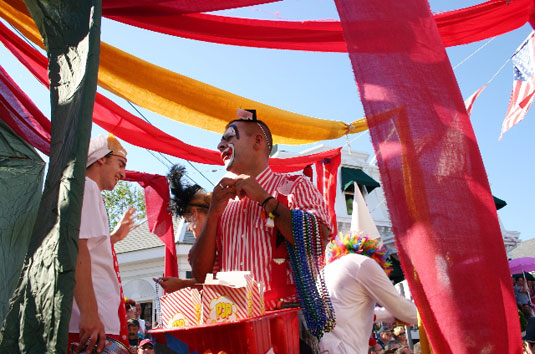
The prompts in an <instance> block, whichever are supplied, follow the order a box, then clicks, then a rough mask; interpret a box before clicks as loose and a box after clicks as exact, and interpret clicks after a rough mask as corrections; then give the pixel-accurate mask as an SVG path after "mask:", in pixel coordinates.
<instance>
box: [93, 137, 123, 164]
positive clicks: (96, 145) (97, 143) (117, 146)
mask: <svg viewBox="0 0 535 354" xmlns="http://www.w3.org/2000/svg"><path fill="white" fill-rule="evenodd" d="M110 152H112V153H113V155H119V156H122V157H124V158H125V159H126V150H125V149H124V148H123V146H122V145H121V143H120V142H119V140H117V138H116V137H115V136H113V134H109V135H108V136H107V137H105V136H104V135H98V136H96V137H94V138H93V139H91V141H89V149H88V151H87V163H86V164H85V167H86V168H87V167H89V166H91V165H92V164H94V163H95V161H97V160H98V159H100V158H102V157H104V156H106V155H108V154H109V153H110Z"/></svg>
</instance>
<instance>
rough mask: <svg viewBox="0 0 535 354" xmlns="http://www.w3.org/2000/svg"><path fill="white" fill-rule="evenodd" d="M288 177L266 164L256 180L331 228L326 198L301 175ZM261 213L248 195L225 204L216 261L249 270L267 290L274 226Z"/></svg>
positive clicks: (226, 266)
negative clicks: (272, 169)
mask: <svg viewBox="0 0 535 354" xmlns="http://www.w3.org/2000/svg"><path fill="white" fill-rule="evenodd" d="M289 177H290V175H287V174H279V173H274V172H273V171H271V169H270V168H269V167H268V168H266V169H265V170H264V171H263V172H261V173H260V174H259V175H258V176H257V177H256V180H257V182H258V183H259V184H260V186H261V187H262V188H263V189H264V190H265V191H266V192H267V193H269V194H271V195H272V196H274V197H275V198H276V197H277V195H278V194H283V195H286V196H287V197H288V207H289V208H290V209H300V210H304V211H307V212H308V213H311V214H313V215H315V216H316V217H317V218H318V221H320V222H322V223H323V224H325V225H327V226H329V227H330V228H331V229H332V226H331V225H330V224H329V220H330V217H329V211H328V209H327V205H326V203H325V200H324V199H323V197H322V195H321V194H320V193H319V191H318V190H317V189H316V187H314V185H313V184H312V182H311V181H310V180H309V179H308V178H306V177H303V176H299V177H297V178H296V179H294V180H291V179H290V178H289ZM261 212H262V208H261V207H260V206H259V205H258V203H257V202H254V201H252V200H250V199H248V198H243V199H241V200H239V199H238V198H236V199H234V200H231V201H230V202H229V203H228V205H227V207H226V209H225V211H224V212H223V215H222V216H221V218H220V219H219V228H218V235H217V246H216V247H217V259H216V263H217V266H218V268H219V270H221V271H251V273H252V275H253V277H254V278H255V280H256V281H259V282H260V281H262V282H264V283H265V284H266V291H269V290H270V289H271V283H270V281H271V264H272V262H273V256H272V246H271V237H273V236H272V235H273V229H272V228H270V227H267V226H266V220H265V219H262V217H261ZM287 263H289V262H287ZM288 267H289V266H288Z"/></svg>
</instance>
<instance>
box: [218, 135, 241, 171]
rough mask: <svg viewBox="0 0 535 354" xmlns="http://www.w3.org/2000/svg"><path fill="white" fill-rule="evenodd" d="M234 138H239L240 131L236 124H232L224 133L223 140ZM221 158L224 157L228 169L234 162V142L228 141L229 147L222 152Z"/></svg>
mask: <svg viewBox="0 0 535 354" xmlns="http://www.w3.org/2000/svg"><path fill="white" fill-rule="evenodd" d="M232 138H237V139H239V135H238V132H237V131H236V128H235V127H234V126H230V127H228V128H227V130H225V134H223V137H222V138H221V140H223V141H226V142H228V141H229V140H231V139H232ZM221 158H222V159H223V164H224V165H225V168H226V169H227V170H228V169H229V168H230V167H231V166H232V164H233V163H234V144H232V143H227V148H226V149H225V150H223V151H222V152H221Z"/></svg>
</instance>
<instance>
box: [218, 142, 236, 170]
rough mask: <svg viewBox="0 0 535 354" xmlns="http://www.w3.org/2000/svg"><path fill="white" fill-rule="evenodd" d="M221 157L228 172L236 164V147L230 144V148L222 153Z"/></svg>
mask: <svg viewBox="0 0 535 354" xmlns="http://www.w3.org/2000/svg"><path fill="white" fill-rule="evenodd" d="M221 157H222V159H223V164H224V165H225V168H226V169H227V170H228V169H229V168H230V167H231V166H232V164H233V163H234V145H233V144H228V147H227V148H226V149H225V150H223V152H222V153H221Z"/></svg>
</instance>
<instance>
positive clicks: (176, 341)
mask: <svg viewBox="0 0 535 354" xmlns="http://www.w3.org/2000/svg"><path fill="white" fill-rule="evenodd" d="M297 312H298V309H286V310H278V311H270V312H266V314H264V315H262V316H259V317H254V318H248V319H245V320H240V321H237V322H228V323H216V324H206V325H200V326H197V327H189V328H172V329H155V330H152V331H150V332H149V333H150V334H151V335H152V338H153V339H154V340H155V341H156V343H161V344H165V345H166V346H167V347H169V349H172V350H173V351H175V352H176V353H178V354H191V353H194V352H197V353H199V354H203V353H205V352H208V353H210V352H211V353H214V354H217V353H219V352H225V353H227V354H242V353H243V354H266V353H268V352H269V351H270V349H272V350H273V352H274V353H276V354H297V353H299V325H298V319H297Z"/></svg>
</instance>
